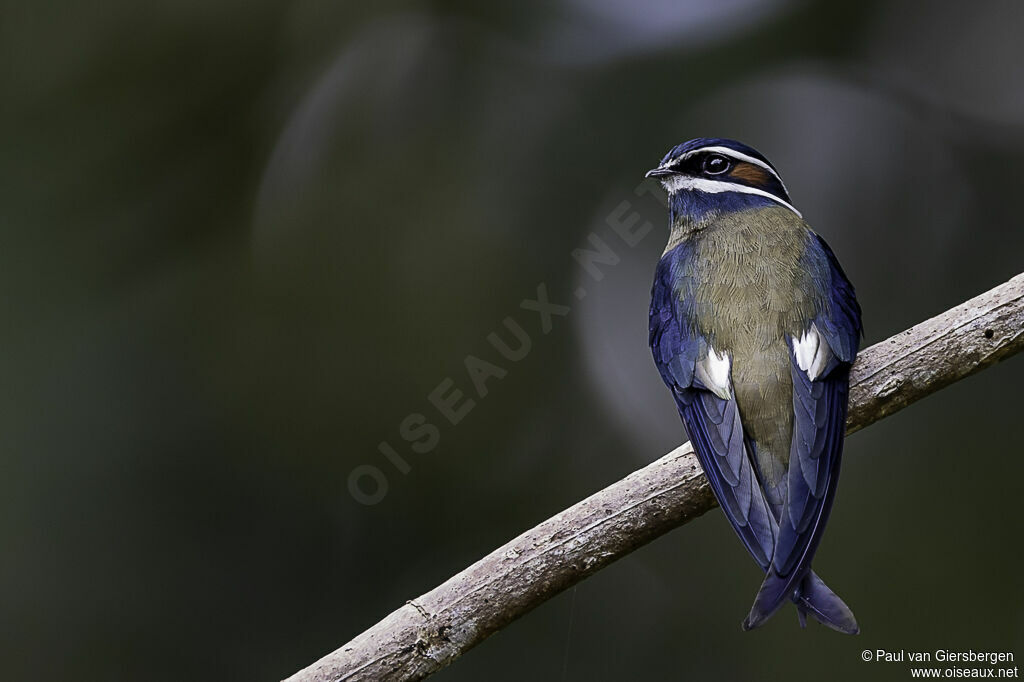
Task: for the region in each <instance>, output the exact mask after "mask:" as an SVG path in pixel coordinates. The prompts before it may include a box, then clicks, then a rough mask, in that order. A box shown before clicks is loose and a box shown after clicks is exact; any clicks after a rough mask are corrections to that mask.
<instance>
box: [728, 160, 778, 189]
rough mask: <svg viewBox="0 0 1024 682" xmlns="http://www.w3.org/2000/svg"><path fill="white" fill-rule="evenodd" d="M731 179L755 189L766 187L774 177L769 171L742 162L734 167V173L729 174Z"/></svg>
mask: <svg viewBox="0 0 1024 682" xmlns="http://www.w3.org/2000/svg"><path fill="white" fill-rule="evenodd" d="M729 177H731V178H733V179H735V180H742V181H743V182H746V183H748V184H750V185H753V186H754V187H765V186H767V185H768V184H769V182H770V181H771V179H772V177H771V176H770V175H769V174H768V171H766V170H765V169H763V168H761V167H760V166H755V165H754V164H752V163H747V162H745V161H740V162H739V163H737V164H736V165H735V166H733V168H732V171H731V172H730V173H729Z"/></svg>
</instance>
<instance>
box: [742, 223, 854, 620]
mask: <svg viewBox="0 0 1024 682" xmlns="http://www.w3.org/2000/svg"><path fill="white" fill-rule="evenodd" d="M805 260H806V267H807V268H808V271H809V272H811V273H812V276H814V277H815V279H816V280H817V282H816V283H817V284H818V285H819V286H821V288H822V290H824V291H826V292H828V296H827V297H826V304H825V305H824V306H823V310H821V311H820V312H819V313H818V315H817V316H816V317H815V318H814V319H813V320H811V321H810V322H809V324H808V327H810V328H812V329H813V330H814V331H815V332H816V333H817V335H818V337H819V338H818V340H817V342H819V343H822V344H825V347H823V348H822V349H821V353H823V355H822V356H821V359H822V362H821V365H820V366H819V367H818V368H816V370H815V371H814V372H811V371H808V370H807V368H806V366H804V367H801V364H803V365H806V364H807V363H806V362H801V360H800V359H799V358H798V357H797V353H796V351H795V346H791V361H792V362H791V369H792V376H793V416H794V420H793V440H792V444H791V447H790V457H789V474H788V484H789V498H788V503H787V505H786V508H785V509H784V510H783V513H782V517H781V518H780V519H779V531H778V538H777V542H776V545H775V552H774V555H773V557H772V563H771V567H770V568H769V570H768V574H767V576H766V577H765V580H764V583H763V584H762V586H761V589H760V591H759V592H758V595H757V598H756V599H755V601H754V606H753V607H752V608H751V611H750V615H749V616H748V617H747V621H746V622H745V623H744V626H745V627H748V628H750V627H756V626H757V625H759V624H760V623H763V622H764V621H765V620H767V619H768V618H769V617H770V616H771V615H772V614H773V613H775V611H777V610H778V608H779V607H780V606H781V605H782V604H783V603H784V602H785V601H786V599H788V598H789V597H791V596H792V595H793V593H794V591H795V590H797V588H799V587H800V585H801V582H802V581H803V579H804V578H805V577H806V576H807V574H808V572H809V571H810V566H811V560H812V559H813V557H814V552H815V550H817V547H818V543H819V542H820V541H821V535H822V531H823V530H824V528H825V524H826V522H827V521H828V515H829V512H830V511H831V509H832V501H833V498H834V496H835V490H836V484H837V482H838V480H839V466H840V461H841V459H842V452H843V437H844V435H845V432H846V409H847V400H848V392H849V372H850V365H851V364H852V363H853V361H854V359H855V357H856V354H857V349H858V346H859V343H860V336H861V334H862V326H861V318H860V306H859V305H858V304H857V300H856V298H855V295H854V290H853V286H852V285H851V284H850V281H849V280H848V279H847V277H846V274H845V273H844V272H843V270H842V268H841V267H840V266H839V263H838V261H837V260H836V257H835V255H834V254H833V253H832V250H831V249H829V247H828V245H827V244H825V242H824V240H822V239H821V238H820V237H818V236H817V235H812V237H811V239H810V243H809V245H808V250H807V256H806V257H805ZM812 325H813V327H812ZM812 374H814V376H813V378H812V376H811V375H812ZM851 617H852V614H851ZM854 627H855V626H854Z"/></svg>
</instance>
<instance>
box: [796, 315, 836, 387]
mask: <svg viewBox="0 0 1024 682" xmlns="http://www.w3.org/2000/svg"><path fill="white" fill-rule="evenodd" d="M791 341H792V342H793V356H794V357H795V358H796V365H797V367H799V368H800V369H802V370H803V371H805V372H807V377H808V378H809V379H810V380H811V381H814V380H815V379H817V378H818V377H819V376H821V373H822V372H823V371H824V370H825V366H826V365H827V364H828V362H829V360H831V359H832V349H831V348H829V347H828V342H827V341H825V338H824V337H823V336H822V335H821V333H820V332H819V331H818V327H817V325H815V324H813V323H812V324H811V328H810V329H808V330H807V331H805V332H804V333H803V335H802V336H801V337H800V339H799V340H797V339H791Z"/></svg>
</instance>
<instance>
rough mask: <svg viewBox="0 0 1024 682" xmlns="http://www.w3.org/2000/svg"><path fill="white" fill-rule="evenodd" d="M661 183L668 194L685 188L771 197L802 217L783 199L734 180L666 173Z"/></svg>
mask: <svg viewBox="0 0 1024 682" xmlns="http://www.w3.org/2000/svg"><path fill="white" fill-rule="evenodd" d="M661 184H662V186H663V187H664V188H665V190H666V191H667V192H668V193H669V194H671V193H673V192H678V191H680V190H685V189H691V190H697V191H698V192H708V193H710V194H718V193H719V192H741V193H743V194H754V195H757V196H759V197H765V198H766V199H771V200H772V201H774V202H775V203H777V204H782V205H783V206H785V207H786V208H788V209H789V210H790V211H792V212H793V213H796V215H797V217H798V218H803V215H801V213H800V211H798V210H796V209H795V208H793V205H792V204H789V203H787V202H785V201H783V200H782V199H780V198H778V197H777V196H775V195H774V194H772V193H771V192H766V191H764V190H763V189H757V188H756V187H747V186H746V185H740V184H737V183H735V182H726V181H724V180H709V179H707V178H692V177H690V176H688V175H667V176H665V177H664V178H662V179H661Z"/></svg>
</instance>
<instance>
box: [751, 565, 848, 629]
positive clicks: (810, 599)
mask: <svg viewBox="0 0 1024 682" xmlns="http://www.w3.org/2000/svg"><path fill="white" fill-rule="evenodd" d="M766 582H767V581H766ZM758 596H759V597H762V596H763V595H760V594H759V595H758ZM791 599H792V600H793V602H794V603H795V604H796V608H797V618H798V619H799V621H800V627H807V615H808V614H810V615H811V617H812V618H814V619H815V620H816V621H818V622H819V623H821V624H822V625H824V626H826V627H829V628H832V629H833V630H836V631H837V632H842V633H845V634H848V635H855V634H857V633H859V632H860V627H859V626H858V625H857V619H856V618H855V617H854V615H853V611H851V610H850V607H849V606H847V605H846V603H845V602H844V601H843V600H842V599H840V598H839V595H837V594H836V593H835V592H833V591H832V590H830V589H829V588H828V586H827V585H826V584H825V583H824V581H822V579H821V578H819V577H818V576H817V575H816V574H815V573H814V572H813V571H811V572H809V573H808V574H807V575H806V576H805V577H804V579H803V580H802V581H801V582H800V587H799V588H797V589H796V590H795V591H794V592H793V595H792V597H791ZM760 601H761V600H760V599H759V600H755V602H754V606H753V608H752V609H751V611H750V615H749V616H747V619H746V620H744V621H743V629H744V630H752V629H754V628H756V627H758V626H760V625H763V624H764V623H765V621H767V620H768V618H770V617H771V616H772V615H773V614H774V613H775V611H777V610H778V608H779V606H781V604H776V606H775V607H774V608H771V609H770V610H767V611H762V610H760V609H759V602H760Z"/></svg>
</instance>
